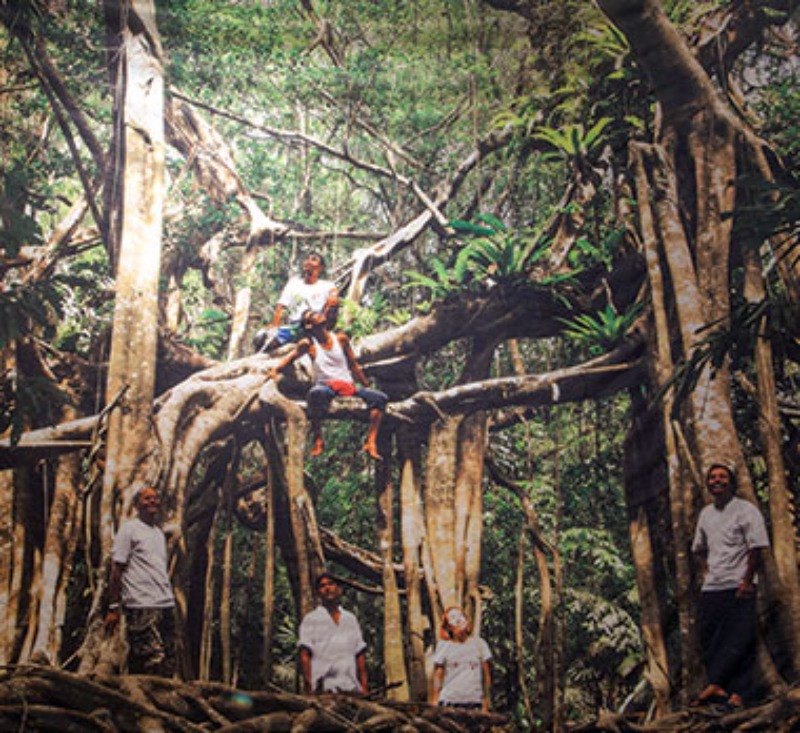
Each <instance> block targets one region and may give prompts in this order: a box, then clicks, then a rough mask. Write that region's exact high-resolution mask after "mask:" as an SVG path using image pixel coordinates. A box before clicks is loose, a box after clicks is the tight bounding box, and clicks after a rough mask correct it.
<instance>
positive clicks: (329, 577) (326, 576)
mask: <svg viewBox="0 0 800 733" xmlns="http://www.w3.org/2000/svg"><path fill="white" fill-rule="evenodd" d="M323 580H330V581H333V582H334V583H336V585H339V581H338V580H336V578H334V577H333V575H331V574H330V573H329V572H327V571H325V572H322V573H320V574H319V575H318V576H317V582H316V585H315V586H314V587H315V588H317V589H319V586H320V583H322V581H323Z"/></svg>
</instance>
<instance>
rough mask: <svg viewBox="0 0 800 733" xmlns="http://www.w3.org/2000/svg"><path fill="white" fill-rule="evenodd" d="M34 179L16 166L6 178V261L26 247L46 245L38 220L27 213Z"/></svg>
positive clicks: (1, 235) (2, 235)
mask: <svg viewBox="0 0 800 733" xmlns="http://www.w3.org/2000/svg"><path fill="white" fill-rule="evenodd" d="M29 186H30V176H29V174H28V173H27V172H26V171H25V169H24V168H23V167H22V166H20V165H14V166H13V167H12V168H11V170H9V171H7V172H6V173H4V174H3V188H2V193H0V220H2V222H3V227H2V229H0V246H2V248H3V250H4V251H5V255H6V257H10V258H13V257H16V256H17V255H18V254H19V252H20V249H21V248H22V247H23V246H28V247H34V246H37V245H40V244H41V243H42V232H41V228H40V226H39V224H38V222H37V221H36V219H35V218H34V217H33V216H31V215H30V214H29V213H27V211H26V203H27V199H28V189H29Z"/></svg>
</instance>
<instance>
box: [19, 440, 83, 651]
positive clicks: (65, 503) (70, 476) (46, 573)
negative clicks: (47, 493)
mask: <svg viewBox="0 0 800 733" xmlns="http://www.w3.org/2000/svg"><path fill="white" fill-rule="evenodd" d="M80 477H81V456H80V455H78V454H72V455H68V456H62V457H61V458H60V459H59V460H58V462H57V468H56V477H55V495H54V496H53V502H52V506H51V508H50V517H49V521H48V527H47V536H46V538H45V546H44V557H43V560H42V579H43V588H42V594H41V598H40V601H39V614H38V628H37V633H36V639H35V641H34V643H33V649H32V652H31V658H33V659H36V660H39V661H43V660H47V661H48V662H50V663H55V662H56V661H57V660H58V653H59V651H60V648H61V631H62V624H63V622H64V615H65V612H66V605H67V598H66V591H67V584H68V583H69V579H70V575H71V572H72V567H73V558H74V555H75V549H76V547H77V544H78V539H79V535H80V527H81V525H80V517H79V513H78V510H79V508H80V500H79V487H80Z"/></svg>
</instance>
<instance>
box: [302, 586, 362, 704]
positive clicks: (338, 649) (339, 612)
mask: <svg viewBox="0 0 800 733" xmlns="http://www.w3.org/2000/svg"><path fill="white" fill-rule="evenodd" d="M317 594H318V595H319V598H320V601H321V602H322V605H320V606H317V608H315V609H314V610H313V611H311V613H308V614H306V616H305V618H304V619H303V621H302V623H301V624H300V634H299V639H298V645H299V647H300V651H299V656H300V670H301V672H302V674H303V691H304V692H305V693H306V694H311V693H323V692H355V693H361V694H363V695H366V694H367V655H366V649H367V645H366V643H365V642H364V637H363V636H362V634H361V627H360V626H359V625H358V620H357V619H356V617H355V616H354V615H353V614H352V613H350V611H347V610H345V609H344V608H342V607H341V605H340V599H341V596H342V588H341V586H340V585H339V584H338V583H337V582H336V580H335V579H334V578H333V577H332V576H330V575H329V574H328V573H322V575H320V576H319V578H318V579H317Z"/></svg>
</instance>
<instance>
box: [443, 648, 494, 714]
mask: <svg viewBox="0 0 800 733" xmlns="http://www.w3.org/2000/svg"><path fill="white" fill-rule="evenodd" d="M491 658H492V653H491V651H490V650H489V645H488V644H487V643H486V642H485V641H484V640H483V639H482V638H481V637H480V636H473V637H470V638H469V639H467V640H466V641H463V642H456V641H450V640H449V639H441V640H440V641H439V642H438V643H437V644H436V651H435V652H434V653H433V664H434V666H435V667H444V681H443V682H442V689H441V692H440V693H439V702H441V703H443V704H445V703H458V704H475V703H478V704H480V703H481V702H483V663H484V662H488V661H489V660H490V659H491Z"/></svg>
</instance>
